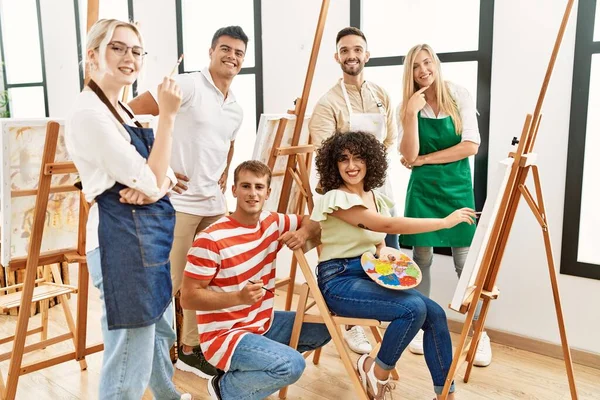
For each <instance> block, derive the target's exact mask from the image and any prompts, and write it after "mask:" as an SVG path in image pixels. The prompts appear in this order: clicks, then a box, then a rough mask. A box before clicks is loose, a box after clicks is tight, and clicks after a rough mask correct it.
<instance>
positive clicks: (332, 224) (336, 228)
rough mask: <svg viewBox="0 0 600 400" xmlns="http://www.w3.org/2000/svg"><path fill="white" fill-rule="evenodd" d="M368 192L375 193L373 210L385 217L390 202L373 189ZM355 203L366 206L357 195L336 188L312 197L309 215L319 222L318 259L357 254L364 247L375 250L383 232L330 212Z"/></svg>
mask: <svg viewBox="0 0 600 400" xmlns="http://www.w3.org/2000/svg"><path fill="white" fill-rule="evenodd" d="M371 193H373V195H374V196H375V205H376V206H377V212H378V213H379V214H381V215H383V216H386V217H389V216H390V209H391V208H392V207H393V206H394V203H393V202H392V201H391V200H390V199H389V198H387V197H386V196H385V195H383V194H381V193H379V192H378V191H376V190H373V191H371ZM355 206H359V207H364V208H367V206H366V205H365V204H364V202H363V201H362V199H361V198H360V196H359V195H357V194H354V193H347V192H344V191H343V190H337V189H336V190H330V191H329V192H327V193H325V194H324V195H323V196H322V197H321V198H319V199H317V200H316V202H315V207H314V209H313V212H312V215H311V216H310V219H311V220H313V221H317V222H320V223H321V243H322V245H323V248H322V250H321V255H320V257H319V262H322V261H327V260H331V259H333V258H351V257H358V256H360V255H362V254H363V253H364V252H367V251H369V252H371V253H375V250H376V249H375V246H377V245H378V244H379V243H381V242H382V241H383V240H384V239H385V235H386V234H385V233H380V232H373V231H369V230H367V229H362V228H359V227H358V226H353V225H350V224H349V223H347V222H344V221H342V220H341V219H339V218H336V217H333V216H331V215H330V214H331V213H332V212H334V211H336V210H339V209H342V210H348V209H350V208H352V207H355Z"/></svg>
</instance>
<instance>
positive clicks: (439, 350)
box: [318, 257, 454, 394]
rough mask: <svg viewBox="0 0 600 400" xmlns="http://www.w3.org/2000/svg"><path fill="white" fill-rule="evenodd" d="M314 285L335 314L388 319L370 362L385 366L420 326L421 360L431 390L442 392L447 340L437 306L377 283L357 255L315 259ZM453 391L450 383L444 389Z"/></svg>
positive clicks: (392, 363) (393, 362) (448, 348)
mask: <svg viewBox="0 0 600 400" xmlns="http://www.w3.org/2000/svg"><path fill="white" fill-rule="evenodd" d="M318 268H319V270H318V282H319V288H320V289H321V292H322V293H323V297H325V301H326V302H327V305H328V306H329V309H330V310H331V311H332V312H333V313H335V314H336V315H339V316H343V317H353V318H371V319H376V320H379V321H390V325H389V326H388V328H387V330H386V331H385V334H384V335H383V341H382V342H381V348H380V349H379V353H377V357H376V358H375V362H376V363H377V365H379V366H380V367H381V368H383V369H385V370H391V369H393V368H394V367H395V365H396V362H398V360H399V359H400V356H401V355H402V352H403V351H404V349H405V348H406V346H408V344H409V343H410V341H411V340H412V339H413V337H415V335H416V334H417V332H418V331H419V329H423V330H424V331H425V335H424V337H423V349H424V352H425V362H426V363H427V367H428V368H429V372H430V373H431V377H432V379H433V385H434V390H435V392H436V393H437V394H441V393H442V389H443V388H444V383H445V381H446V376H447V375H448V371H449V369H450V364H451V363H452V342H451V340H450V333H449V332H448V322H447V321H446V314H445V313H444V310H443V309H442V307H440V306H439V305H438V304H437V303H436V302H434V301H433V300H431V299H429V298H428V297H426V296H423V295H422V294H421V293H419V292H417V291H416V290H414V289H410V290H391V289H387V288H384V287H383V286H379V285H378V284H377V283H375V282H374V281H373V280H371V278H369V277H368V276H367V274H366V273H365V272H364V271H363V269H362V267H361V265H360V257H354V258H338V259H333V260H328V261H325V262H322V263H319V266H318ZM453 391H454V383H453V384H452V387H451V389H450V392H453Z"/></svg>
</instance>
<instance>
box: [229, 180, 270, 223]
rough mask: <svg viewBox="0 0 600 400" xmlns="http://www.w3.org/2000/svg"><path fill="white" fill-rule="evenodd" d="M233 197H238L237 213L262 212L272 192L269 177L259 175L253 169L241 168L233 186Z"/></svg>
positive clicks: (249, 214)
mask: <svg viewBox="0 0 600 400" xmlns="http://www.w3.org/2000/svg"><path fill="white" fill-rule="evenodd" d="M232 193H233V197H235V198H236V199H237V209H236V213H238V212H242V213H244V214H245V215H246V216H252V215H256V214H260V213H261V212H262V209H263V205H264V204H265V201H266V200H267V199H268V198H269V195H270V194H271V188H270V187H269V177H268V176H267V175H262V176H258V175H257V174H255V173H254V172H252V171H249V170H241V171H239V175H238V177H237V183H236V184H235V185H233V188H232Z"/></svg>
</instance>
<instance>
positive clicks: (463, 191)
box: [400, 112, 475, 247]
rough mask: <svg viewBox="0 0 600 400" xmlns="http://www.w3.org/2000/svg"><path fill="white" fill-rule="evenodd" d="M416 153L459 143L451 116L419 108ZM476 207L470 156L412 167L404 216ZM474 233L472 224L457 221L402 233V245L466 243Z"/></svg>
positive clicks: (434, 215) (430, 215) (442, 214)
mask: <svg viewBox="0 0 600 400" xmlns="http://www.w3.org/2000/svg"><path fill="white" fill-rule="evenodd" d="M418 122H419V155H425V154H429V153H433V152H436V151H440V150H444V149H447V148H449V147H452V146H455V145H457V144H459V143H460V141H461V136H460V135H457V134H456V131H455V129H454V122H453V121H452V118H451V117H446V118H441V119H434V118H422V117H421V113H420V112H419V116H418ZM463 207H470V208H472V209H475V197H474V195H473V184H472V183H471V168H470V166H469V159H468V158H463V159H462V160H459V161H454V162H451V163H448V164H432V165H422V166H420V167H413V169H412V173H411V175H410V180H409V182H408V190H407V193H406V203H405V208H404V216H405V217H413V218H444V217H446V216H447V215H448V214H450V213H452V211H454V210H456V209H458V208H463ZM473 235H475V225H469V224H467V223H464V222H463V223H460V224H458V225H456V226H455V227H454V228H451V229H442V230H439V231H436V232H430V233H420V234H418V235H401V236H400V243H401V244H402V245H404V246H423V247H430V246H435V247H468V246H470V245H471V241H472V240H473Z"/></svg>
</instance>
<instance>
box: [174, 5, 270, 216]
mask: <svg viewBox="0 0 600 400" xmlns="http://www.w3.org/2000/svg"><path fill="white" fill-rule="evenodd" d="M176 7H177V47H178V54H181V53H183V54H184V55H185V56H184V59H183V62H182V63H181V64H180V65H179V72H180V73H186V72H195V71H200V70H201V69H202V68H204V67H205V66H206V65H208V62H209V58H208V49H209V48H210V44H211V40H212V37H213V34H214V33H215V31H216V30H217V29H219V28H221V27H224V26H229V25H239V26H241V27H242V29H243V30H244V32H245V33H246V35H248V39H249V41H248V48H247V49H246V56H245V58H244V63H243V65H242V69H241V71H240V73H239V75H238V76H236V77H235V78H234V79H233V82H232V84H231V90H232V92H234V93H235V96H236V99H237V101H238V103H239V104H240V105H241V107H242V108H243V109H244V121H243V123H242V127H241V129H240V132H239V133H238V136H237V138H236V141H235V152H234V157H233V159H232V161H231V168H230V171H229V175H230V176H229V180H228V185H227V186H228V187H227V192H226V196H227V204H228V205H229V209H230V210H231V211H233V209H234V208H235V199H234V198H233V196H232V195H231V190H229V187H230V185H231V184H232V183H233V170H234V169H235V167H236V166H237V165H238V164H239V163H240V162H242V161H245V160H250V159H251V158H252V150H253V148H254V140H255V137H256V128H257V125H258V120H259V118H260V115H261V114H262V112H263V97H262V96H263V94H262V93H263V85H262V43H261V36H262V33H261V31H262V28H261V0H254V1H249V0H230V1H228V2H225V3H219V2H212V3H206V2H198V1H196V0H178V1H177V3H176Z"/></svg>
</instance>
